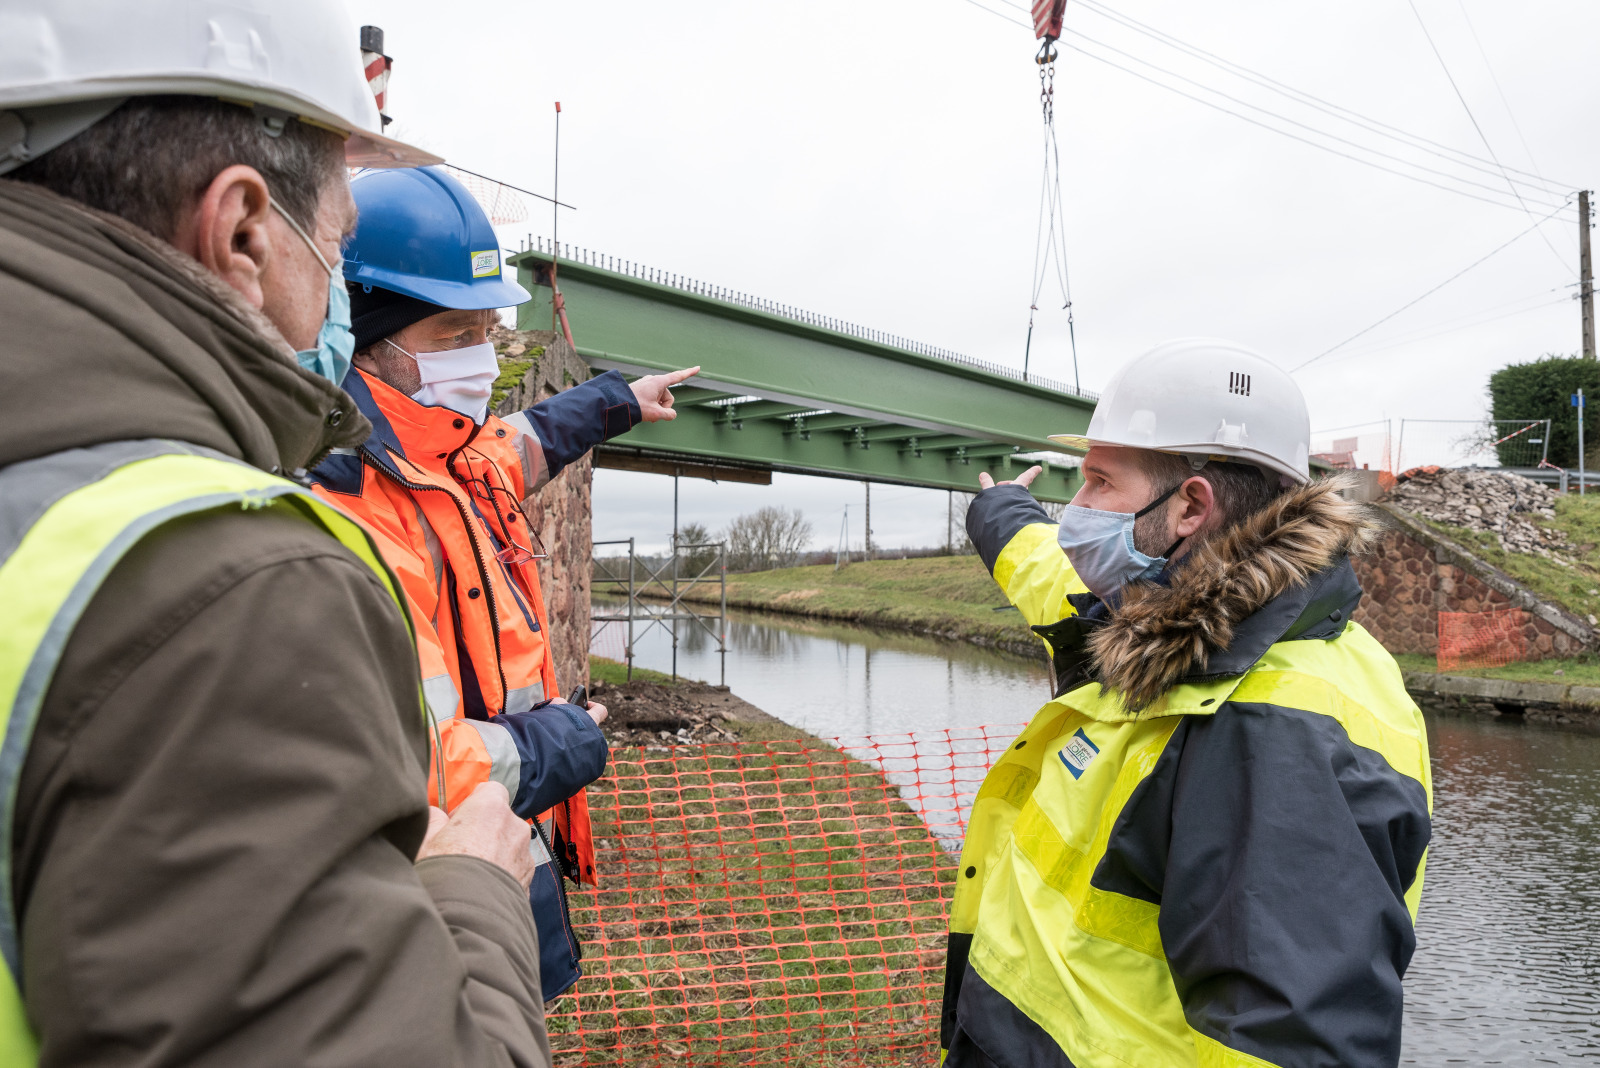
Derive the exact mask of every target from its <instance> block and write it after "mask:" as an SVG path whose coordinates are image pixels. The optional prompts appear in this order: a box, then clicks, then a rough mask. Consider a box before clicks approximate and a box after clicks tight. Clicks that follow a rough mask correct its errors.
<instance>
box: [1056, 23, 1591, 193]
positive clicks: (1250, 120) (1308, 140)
mask: <svg viewBox="0 0 1600 1068" xmlns="http://www.w3.org/2000/svg"><path fill="white" fill-rule="evenodd" d="M1061 44H1062V47H1065V48H1070V49H1072V50H1073V51H1074V52H1077V53H1079V54H1081V55H1084V56H1087V57H1089V58H1090V59H1093V60H1095V61H1096V62H1099V63H1104V64H1105V65H1106V66H1108V67H1115V68H1116V69H1117V70H1120V71H1122V72H1123V73H1125V74H1131V75H1133V76H1134V77H1135V78H1138V79H1139V80H1140V81H1145V82H1149V83H1150V84H1151V85H1156V86H1160V87H1161V88H1163V89H1166V90H1168V91H1169V92H1173V93H1177V94H1178V95H1179V96H1184V97H1188V98H1189V99H1190V100H1193V101H1194V102H1195V103H1197V104H1204V105H1205V106H1206V107H1208V108H1211V109H1213V110H1215V111H1220V112H1222V113H1223V114H1225V115H1232V116H1233V117H1234V118H1236V119H1242V120H1243V121H1245V122H1248V123H1249V124H1250V125H1252V126H1259V127H1261V128H1262V129H1263V130H1270V131H1272V132H1273V133H1275V134H1279V135H1281V136H1283V137H1287V138H1290V139H1291V140H1294V141H1299V142H1300V143H1301V144H1306V145H1310V146H1311V147H1312V148H1319V149H1321V150H1322V151H1324V152H1328V153H1331V154H1333V155H1335V156H1339V157H1341V158H1343V159H1348V160H1351V161H1353V162H1355V163H1361V164H1364V165H1366V166H1368V167H1373V168H1375V169H1377V170H1380V171H1384V172H1385V173H1387V174H1393V175H1396V176H1397V177H1400V178H1409V179H1410V180H1411V181H1413V182H1420V183H1422V184H1423V185H1427V186H1432V187H1433V188H1435V189H1439V190H1443V191H1444V192H1446V193H1454V194H1456V195H1457V196H1463V197H1469V198H1471V199H1473V200H1478V201H1482V202H1483V203H1485V204H1493V205H1494V206H1495V207H1498V208H1509V209H1510V210H1512V211H1518V210H1520V208H1519V206H1518V205H1516V204H1513V203H1510V202H1508V201H1505V200H1500V199H1496V198H1494V197H1488V196H1481V195H1479V194H1477V193H1472V192H1469V191H1467V190H1465V189H1460V188H1458V187H1456V186H1451V185H1444V184H1443V183H1441V182H1435V181H1433V180H1432V179H1430V178H1424V177H1422V176H1421V175H1417V174H1411V173H1409V172H1407V171H1400V170H1395V169H1394V168H1393V167H1386V166H1384V165H1383V164H1381V163H1375V162H1373V161H1372V160H1369V159H1362V158H1361V157H1360V156H1353V155H1351V154H1350V153H1348V152H1343V151H1340V150H1339V149H1337V148H1333V147H1332V146H1330V145H1325V144H1323V143H1321V142H1320V141H1313V140H1311V138H1309V137H1302V136H1301V135H1300V134H1297V133H1294V132H1292V131H1289V130H1284V129H1281V128H1279V127H1276V126H1273V125H1271V124H1269V123H1265V122H1262V121H1261V120H1260V119H1254V118H1251V117H1250V116H1249V115H1242V114H1240V113H1239V112H1237V111H1234V110H1232V109H1231V108H1225V107H1223V106H1222V105H1221V104H1217V103H1213V102H1212V101H1210V100H1206V99H1204V98H1202V97H1198V96H1195V95H1194V94H1192V93H1186V92H1184V91H1183V90H1182V89H1179V88H1177V87H1175V86H1171V85H1168V84H1166V83H1165V82H1162V81H1158V80H1157V79H1155V78H1152V77H1150V76H1149V75H1146V74H1141V73H1139V72H1138V71H1136V70H1132V69H1130V68H1128V67H1124V66H1123V65H1122V64H1120V63H1117V62H1114V61H1112V60H1109V59H1106V58H1105V57H1104V56H1098V55H1095V54H1094V53H1093V52H1090V51H1089V50H1088V49H1086V48H1083V47H1081V46H1079V45H1076V44H1070V43H1068V42H1066V41H1062V42H1061ZM1463 180H1464V179H1463ZM1470 184H1473V185H1476V184H1477V183H1476V182H1473V183H1470ZM1543 206H1546V207H1548V205H1543ZM1564 206H1565V205H1563V207H1564ZM1557 210H1558V211H1559V210H1561V209H1560V208H1558V209H1557Z"/></svg>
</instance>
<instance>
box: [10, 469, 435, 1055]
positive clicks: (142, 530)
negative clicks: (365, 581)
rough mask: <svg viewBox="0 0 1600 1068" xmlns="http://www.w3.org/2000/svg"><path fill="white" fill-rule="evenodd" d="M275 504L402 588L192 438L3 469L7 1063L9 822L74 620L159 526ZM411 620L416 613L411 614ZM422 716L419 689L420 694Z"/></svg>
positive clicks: (18, 956)
mask: <svg viewBox="0 0 1600 1068" xmlns="http://www.w3.org/2000/svg"><path fill="white" fill-rule="evenodd" d="M230 507H232V508H244V509H247V510H259V509H266V508H277V509H280V510H285V511H288V512H290V513H291V514H294V515H296V516H298V517H300V518H302V519H304V520H305V521H307V522H309V523H312V524H314V525H316V526H318V527H320V528H321V529H322V530H324V531H326V532H327V533H328V534H329V535H330V536H331V537H333V538H336V539H337V540H338V541H339V542H340V543H341V544H342V545H344V546H345V547H346V548H347V549H349V550H350V551H351V552H353V553H355V555H356V556H358V557H360V558H361V559H362V560H363V561H365V562H366V563H367V565H368V566H369V567H371V568H372V570H373V572H374V573H376V574H377V575H378V577H379V578H380V579H381V580H382V582H383V584H384V586H385V588H387V589H388V591H389V593H390V596H392V597H394V600H395V603H396V605H397V606H398V607H399V609H400V612H401V614H402V616H404V614H405V604H404V601H403V599H402V598H401V597H400V596H399V588H398V585H397V583H396V581H395V579H394V577H393V575H391V574H390V572H389V569H388V567H387V566H386V565H385V564H384V562H383V559H382V558H381V557H380V556H379V555H378V551H377V549H376V548H375V547H374V546H373V544H372V542H371V540H370V539H369V538H368V536H367V534H366V532H365V531H364V530H362V528H361V527H360V526H358V525H357V524H356V523H355V522H354V521H353V520H351V519H350V518H349V517H347V516H345V515H343V514H342V513H340V512H339V511H338V510H337V509H336V508H334V507H333V506H332V505H330V504H329V503H328V502H327V501H325V500H323V499H322V498H320V497H317V496H315V495H313V494H312V493H311V492H310V491H309V490H307V489H304V488H302V487H301V486H299V485H297V484H295V483H294V482H291V481H289V480H288V479H284V478H279V477H277V476H276V475H270V474H268V473H267V472H265V471H262V470H260V469H258V468H255V467H251V466H250V465H248V464H245V463H242V462H241V461H238V460H235V459H232V458H230V457H227V456H224V455H222V454H221V453H217V452H213V451H211V450H209V449H203V448H200V447H198V446H194V445H187V444H184V443H182V442H177V441H165V440H159V439H152V440H144V441H120V442H111V443H108V444H105V445H98V446H95V447H92V448H87V449H69V450H67V451H65V452H59V453H55V454H53V455H50V456H45V457H41V458H39V459H35V460H28V461H24V462H23V463H19V464H13V465H11V466H10V467H7V468H5V469H3V470H0V604H3V605H5V606H6V617H5V621H4V623H3V624H0V955H3V956H4V958H5V968H4V969H3V970H0V1065H6V1066H7V1068H11V1066H16V1068H23V1066H30V1068H31V1066H32V1065H35V1064H37V1063H38V1058H39V1046H38V1039H37V1037H36V1036H35V1035H34V1034H33V1031H32V1029H31V1028H30V1027H29V1025H28V1020H27V1015H26V1012H25V1010H24V1007H23V1001H22V971H21V963H22V952H21V943H20V930H19V927H18V922H17V917H16V915H15V914H14V913H13V911H12V901H13V900H14V894H13V887H12V879H13V877H14V876H13V869H12V845H13V843H12V821H13V819H14V816H15V809H16V801H17V786H18V780H19V779H20V777H21V774H22V767H23V763H24V761H25V760H26V758H27V754H28V744H29V742H30V740H31V739H32V737H33V728H34V725H35V723H36V722H37V720H38V716H39V709H40V707H41V706H42V705H43V704H44V697H45V694H46V692H47V691H48V690H49V688H50V683H51V680H52V678H53V677H54V675H55V669H56V665H57V664H58V663H59V662H60V660H61V654H62V651H63V650H64V649H65V648H66V645H67V641H68V639H70V638H71V636H72V631H73V628H74V627H75V626H76V625H77V622H78V620H79V618H80V617H81V616H82V614H83V611H84V609H85V608H86V607H87V606H88V604H89V601H90V600H91V599H92V598H93V597H94V594H95V591H96V590H98V589H99V588H100V584H101V583H102V582H103V581H104V580H105V577H106V576H107V575H108V574H110V572H111V569H112V568H113V567H115V566H116V564H117V562H118V561H119V560H121V559H122V558H123V556H125V555H126V554H127V552H128V551H129V550H130V549H132V548H133V546H134V545H136V544H137V543H138V542H139V539H141V538H143V537H144V536H145V535H146V534H148V533H150V532H151V531H152V530H154V529H156V528H157V527H159V526H161V525H162V524H164V523H167V522H169V521H170V520H172V519H175V518H177V517H179V516H185V515H192V514H194V513H197V512H203V511H209V510H211V509H216V508H230ZM406 625H407V627H408V628H409V627H410V620H409V618H407V622H406ZM418 702H419V703H418V714H419V715H421V692H420V690H419V691H418Z"/></svg>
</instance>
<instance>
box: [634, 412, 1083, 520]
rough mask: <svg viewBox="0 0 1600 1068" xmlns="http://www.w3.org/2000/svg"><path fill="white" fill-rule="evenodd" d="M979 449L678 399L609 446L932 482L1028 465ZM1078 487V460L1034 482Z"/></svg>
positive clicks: (970, 484)
mask: <svg viewBox="0 0 1600 1068" xmlns="http://www.w3.org/2000/svg"><path fill="white" fill-rule="evenodd" d="M970 445H971V451H972V453H973V455H971V456H967V457H963V456H961V455H960V451H959V450H958V449H955V448H949V449H947V450H946V451H943V452H939V451H933V450H924V451H923V452H922V455H920V456H918V455H916V454H915V453H913V452H912V451H911V450H909V449H907V448H903V447H897V443H895V442H881V443H878V444H875V445H873V446H871V447H870V448H865V449H863V448H861V447H860V446H859V445H858V444H856V443H855V441H854V440H852V439H851V438H850V437H849V436H848V435H843V434H821V433H819V434H815V435H812V437H811V438H810V440H806V439H805V438H803V437H802V436H801V435H799V434H796V433H794V432H793V431H792V430H791V429H790V428H789V424H788V422H787V421H786V420H779V419H751V420H745V421H743V422H742V426H740V425H738V424H735V423H731V422H727V421H724V420H722V419H721V417H720V415H719V414H718V412H717V409H716V408H715V407H707V406H704V405H689V406H687V407H684V406H681V405H680V406H679V407H678V417H677V418H676V419H674V420H672V421H671V422H665V423H644V424H642V425H640V426H637V427H634V428H633V429H632V430H630V431H629V432H628V433H626V434H624V435H622V436H621V437H618V438H613V439H612V440H611V441H610V442H609V443H608V445H607V446H605V447H606V448H629V449H638V450H640V451H641V453H642V454H644V455H651V456H667V455H671V456H678V457H682V458H683V459H685V460H700V461H702V462H708V463H709V462H721V463H730V464H735V465H747V466H753V467H760V468H766V469H770V470H774V471H788V472H793V473H796V474H810V475H824V476H831V477H835V478H850V479H862V480H866V481H872V482H889V483H895V484H898V485H907V486H925V487H928V488H930V489H953V490H960V491H963V492H966V493H976V492H977V490H978V472H980V471H988V472H989V473H990V474H991V475H993V476H994V478H995V480H996V481H1004V480H1005V479H1008V478H1015V477H1016V476H1017V475H1019V474H1021V473H1022V471H1024V470H1025V469H1026V468H1027V467H1028V463H1027V462H1026V461H1021V460H1015V459H1012V458H1011V456H1010V454H1011V452H1012V450H1014V449H1015V446H1013V445H996V444H993V443H989V442H981V441H972V442H971V443H970ZM1077 490H1078V472H1077V470H1076V469H1075V468H1070V467H1060V466H1050V467H1048V468H1047V469H1046V471H1045V472H1044V473H1043V474H1041V475H1040V476H1039V477H1038V479H1036V480H1035V481H1034V483H1033V493H1034V496H1036V497H1038V498H1039V499H1040V500H1045V501H1067V500H1071V499H1072V495H1073V494H1074V493H1076V492H1077Z"/></svg>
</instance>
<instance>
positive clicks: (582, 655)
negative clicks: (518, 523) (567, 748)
mask: <svg viewBox="0 0 1600 1068" xmlns="http://www.w3.org/2000/svg"><path fill="white" fill-rule="evenodd" d="M505 339H506V340H504V341H503V340H502V338H501V337H500V336H498V332H497V337H496V341H497V348H499V349H500V350H501V354H502V356H504V355H505V354H506V352H507V349H508V343H509V347H510V348H511V349H512V350H515V346H516V345H517V344H519V343H520V344H522V345H524V346H525V348H524V350H523V351H521V352H517V353H516V355H515V356H514V357H513V358H515V359H523V360H526V359H529V358H531V359H532V360H533V365H532V366H531V367H529V368H528V370H527V373H526V374H525V375H524V376H523V378H522V382H521V384H520V385H517V386H515V387H513V388H512V389H511V391H510V392H509V393H507V394H506V396H505V397H504V398H502V399H501V401H500V403H499V404H498V405H497V406H496V407H495V412H496V414H498V415H509V414H511V413H512V412H519V411H522V410H523V409H525V408H531V407H532V406H533V405H535V404H537V403H538V402H539V401H542V400H547V399H548V398H550V397H553V396H555V395H556V394H557V393H559V392H561V391H562V390H564V389H571V388H572V387H573V386H575V385H577V384H578V383H580V382H584V381H587V380H588V378H589V376H590V371H589V365H588V364H586V363H584V362H583V359H582V358H581V357H580V356H579V355H578V354H577V353H575V352H573V351H572V349H571V348H569V347H568V346H567V343H566V342H565V341H563V340H561V339H559V338H554V337H553V336H552V335H550V334H548V333H541V332H535V331H523V332H518V333H516V334H515V335H514V336H512V335H511V332H509V331H507V332H506V334H505ZM536 345H542V346H543V347H544V351H543V353H541V354H538V355H536V356H531V357H530V356H529V355H527V353H531V352H532V348H531V347H532V346H536ZM502 366H504V364H503V365H502ZM592 475H593V468H592V467H591V465H590V461H589V458H588V457H587V456H585V457H584V458H583V459H582V460H580V461H578V462H577V463H575V464H573V465H572V466H571V467H568V468H567V469H566V470H564V471H562V472H561V473H560V474H559V475H557V476H556V477H555V478H553V479H551V480H550V482H549V483H548V484H546V485H545V487H544V488H543V489H541V490H540V491H539V492H537V493H535V494H534V495H533V496H531V497H529V498H528V499H527V500H525V501H523V502H522V507H523V511H525V512H526V513H527V514H528V520H529V522H530V523H532V524H533V527H534V534H535V535H536V536H537V537H538V539H539V541H542V542H543V543H544V548H545V551H546V552H548V553H549V554H550V555H549V556H548V557H546V558H545V559H544V560H541V561H540V562H539V584H540V587H541V589H542V592H543V594H544V605H545V611H546V613H547V617H548V620H549V623H550V644H551V649H552V651H553V653H554V656H555V662H556V680H557V681H558V682H559V683H560V685H561V694H559V695H557V694H551V695H550V696H552V697H555V696H563V697H564V696H566V695H567V694H569V693H571V692H572V690H573V689H574V688H575V687H577V685H578V684H579V683H584V684H587V683H588V681H589V557H590V554H591V541H592V536H591V533H590V530H591V528H590V522H589V519H590V506H591V498H590V484H591V481H592Z"/></svg>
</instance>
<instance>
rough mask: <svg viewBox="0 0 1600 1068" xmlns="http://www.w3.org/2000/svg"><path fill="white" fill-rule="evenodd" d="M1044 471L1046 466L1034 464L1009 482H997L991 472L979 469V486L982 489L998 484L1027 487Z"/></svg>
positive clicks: (992, 487) (991, 487)
mask: <svg viewBox="0 0 1600 1068" xmlns="http://www.w3.org/2000/svg"><path fill="white" fill-rule="evenodd" d="M1043 471H1044V468H1042V467H1040V466H1039V465H1038V464H1034V465H1033V466H1032V467H1030V468H1028V469H1027V470H1026V471H1024V472H1022V474H1020V475H1018V476H1017V477H1016V478H1014V479H1011V480H1010V481H1007V482H996V481H995V480H994V479H993V478H991V477H990V476H989V472H987V471H979V472H978V488H979V489H980V490H986V489H994V488H995V487H996V486H1021V487H1022V488H1023V489H1027V488H1028V487H1029V486H1031V485H1033V480H1034V479H1036V478H1038V477H1039V475H1040V473H1042V472H1043Z"/></svg>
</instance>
